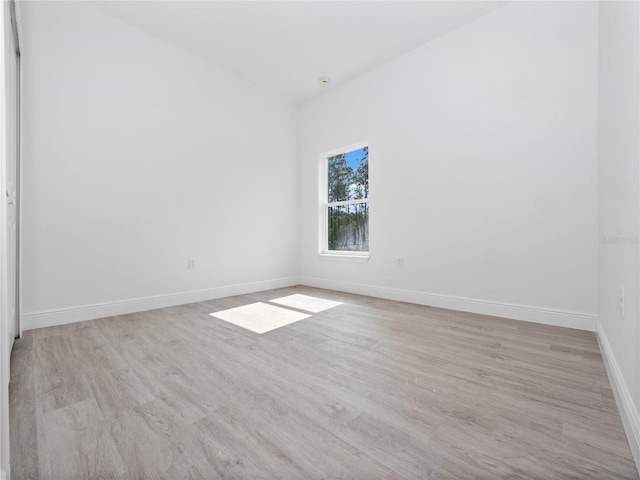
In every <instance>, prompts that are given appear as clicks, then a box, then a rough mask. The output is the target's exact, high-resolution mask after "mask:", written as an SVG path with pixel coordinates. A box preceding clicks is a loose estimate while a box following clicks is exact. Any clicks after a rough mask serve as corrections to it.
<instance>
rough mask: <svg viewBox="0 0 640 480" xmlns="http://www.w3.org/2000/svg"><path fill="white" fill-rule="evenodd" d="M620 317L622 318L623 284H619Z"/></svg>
mask: <svg viewBox="0 0 640 480" xmlns="http://www.w3.org/2000/svg"><path fill="white" fill-rule="evenodd" d="M620 318H624V285H620Z"/></svg>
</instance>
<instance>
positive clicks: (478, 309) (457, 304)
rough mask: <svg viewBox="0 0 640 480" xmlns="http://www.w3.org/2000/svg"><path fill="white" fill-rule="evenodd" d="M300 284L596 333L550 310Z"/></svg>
mask: <svg viewBox="0 0 640 480" xmlns="http://www.w3.org/2000/svg"><path fill="white" fill-rule="evenodd" d="M299 280H300V283H301V284H302V285H307V286H309V287H317V288H326V289H328V290H338V291H341V292H348V293H356V294H359V295H368V296H371V297H379V298H387V299H389V300H397V301H400V302H409V303H416V304H418V305H429V306H431V307H439V308H447V309H450V310H459V311H462V312H471V313H479V314H482V315H491V316H494V317H503V318H511V319H514V320H523V321H527V322H534V323H542V324H545V325H555V326H558V327H568V328H577V329H580V330H587V331H590V332H593V331H595V321H596V316H595V315H589V314H587V313H580V312H569V311H564V310H551V309H545V308H539V307H533V306H528V305H517V304H512V303H500V302H491V301H488V300H478V299H474V298H465V297H456V296H452V295H442V294H437V293H426V292H416V291H412V290H400V289H395V288H388V287H377V286H373V285H363V284H359V283H350V282H341V281H336V280H327V279H323V278H314V277H304V276H303V277H300V279H299Z"/></svg>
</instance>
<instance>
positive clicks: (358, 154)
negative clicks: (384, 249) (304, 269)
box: [320, 145, 369, 256]
mask: <svg viewBox="0 0 640 480" xmlns="http://www.w3.org/2000/svg"><path fill="white" fill-rule="evenodd" d="M321 172H322V174H321V176H320V178H321V180H320V181H321V185H320V187H321V188H320V192H321V203H322V213H321V222H322V228H321V229H320V230H321V232H322V233H321V239H320V242H321V243H320V251H321V253H324V254H339V255H352V256H356V255H357V256H366V255H368V253H369V147H368V146H367V145H361V146H358V147H352V149H345V150H344V151H342V152H339V153H335V152H332V153H331V154H328V155H323V156H322V158H321Z"/></svg>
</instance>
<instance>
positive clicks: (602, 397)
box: [10, 287, 638, 480]
mask: <svg viewBox="0 0 640 480" xmlns="http://www.w3.org/2000/svg"><path fill="white" fill-rule="evenodd" d="M293 294H303V295H309V296H312V297H319V298H324V299H327V300H332V301H336V302H342V304H341V305H338V306H335V307H333V308H330V309H328V310H325V311H321V312H317V313H311V316H310V318H307V319H305V320H302V321H299V322H296V323H293V324H290V325H288V326H285V327H282V328H279V329H277V330H273V331H271V332H268V333H265V334H262V335H258V334H256V333H253V332H251V331H248V330H244V329H242V328H240V327H237V326H235V325H232V324H229V323H227V322H224V321H222V320H219V319H216V318H214V317H211V316H209V314H210V313H213V312H217V311H222V310H226V309H229V308H234V307H238V306H243V305H248V304H251V303H254V302H269V300H273V299H277V298H280V297H286V296H288V295H293ZM10 416H11V418H10V420H11V449H12V450H11V454H12V455H11V460H12V474H13V478H14V480H21V479H43V480H44V479H51V480H58V479H60V480H66V479H93V478H96V479H97V478H114V479H182V478H201V479H217V478H233V479H307V478H308V479H339V478H344V479H347V478H350V479H374V478H375V479H377V478H381V479H385V478H388V479H392V478H393V479H398V478H407V479H413V478H415V479H429V478H431V479H593V480H604V479H638V473H637V470H636V467H635V465H634V463H633V459H632V457H631V453H630V451H629V446H628V443H627V440H626V437H625V434H624V431H623V428H622V424H621V421H620V418H619V416H618V412H617V410H616V406H615V401H614V398H613V394H612V392H611V388H610V385H609V382H608V379H607V376H606V371H605V368H604V365H603V362H602V358H601V356H600V352H599V350H598V346H597V342H596V338H595V335H594V334H593V333H590V332H583V331H578V330H572V329H566V328H558V327H550V326H544V325H537V324H531V323H526V322H519V321H512V320H507V319H500V318H495V317H488V316H482V315H474V314H469V313H461V312H455V311H450V310H443V309H437V308H430V307H425V306H419V305H412V304H407V303H400V302H393V301H387V300H381V299H375V298H370V297H363V296H357V295H350V294H345V293H339V292H333V291H326V290H319V289H313V288H307V287H292V288H284V289H278V290H272V291H267V292H260V293H255V294H250V295H241V296H237V297H231V298H224V299H219V300H212V301H208V302H201V303H195V304H191V305H183V306H178V307H170V308H165V309H161V310H154V311H149V312H141V313H136V314H131V315H122V316H116V317H109V318H103V319H99V320H94V321H91V322H81V323H77V324H70V325H63V326H59V327H51V328H46V329H39V330H32V331H27V332H25V335H24V338H22V339H20V340H18V341H16V344H15V347H14V351H13V353H12V363H11V385H10Z"/></svg>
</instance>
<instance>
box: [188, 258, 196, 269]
mask: <svg viewBox="0 0 640 480" xmlns="http://www.w3.org/2000/svg"><path fill="white" fill-rule="evenodd" d="M187 268H188V269H189V270H195V269H196V259H195V258H189V259H188V260H187Z"/></svg>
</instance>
